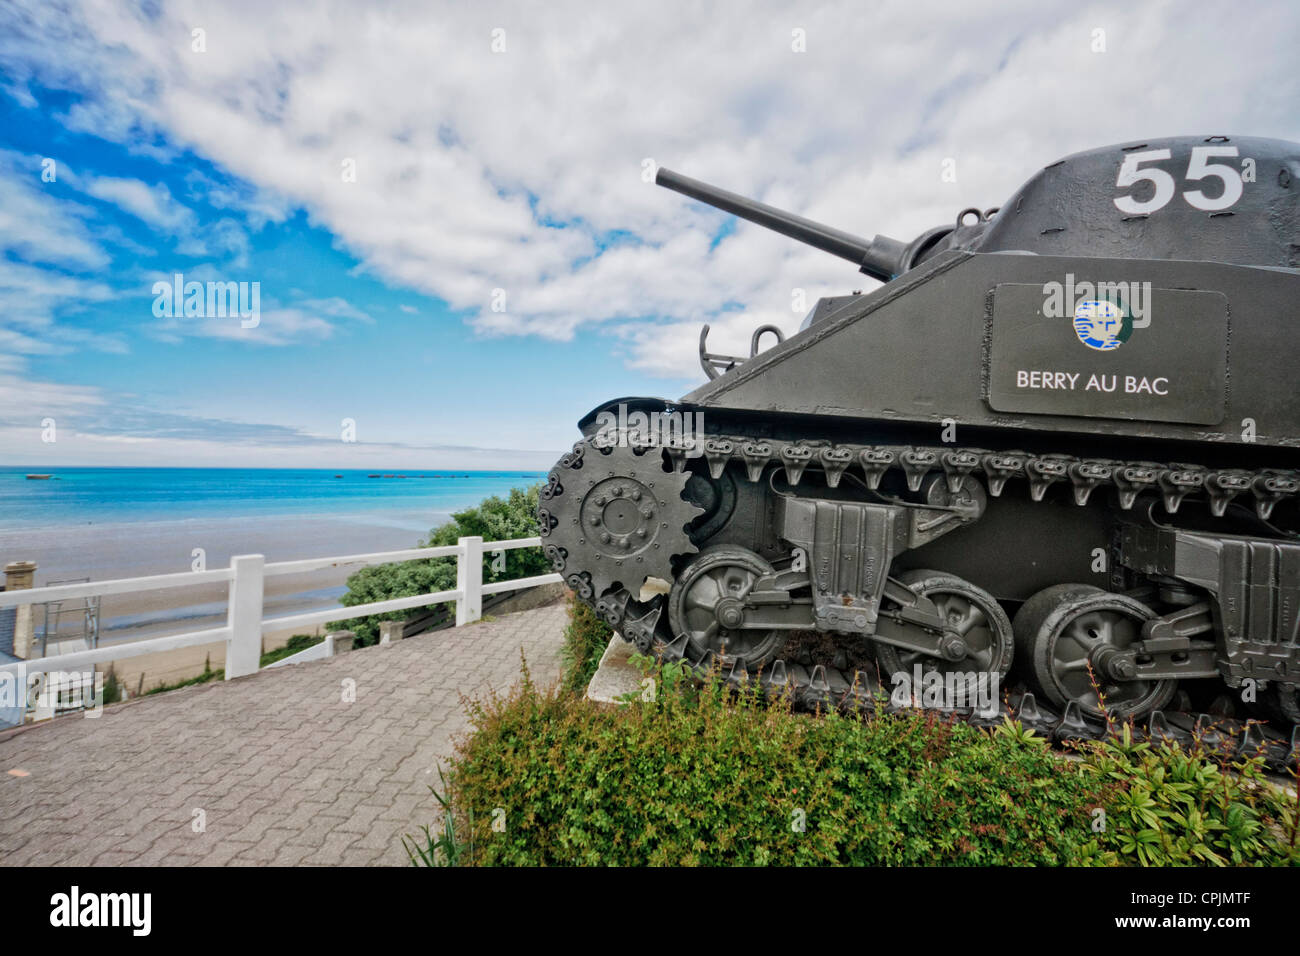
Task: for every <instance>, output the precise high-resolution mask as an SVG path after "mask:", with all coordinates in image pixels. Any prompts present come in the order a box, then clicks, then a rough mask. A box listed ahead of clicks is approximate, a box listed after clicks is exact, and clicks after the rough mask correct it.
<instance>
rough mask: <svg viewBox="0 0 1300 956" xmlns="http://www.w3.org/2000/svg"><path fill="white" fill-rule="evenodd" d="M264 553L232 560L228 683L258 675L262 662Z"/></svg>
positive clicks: (227, 651) (227, 646)
mask: <svg viewBox="0 0 1300 956" xmlns="http://www.w3.org/2000/svg"><path fill="white" fill-rule="evenodd" d="M265 564H266V559H265V558H264V557H263V556H262V555H260V554H239V555H235V556H233V557H232V558H231V559H230V570H231V571H233V572H234V577H233V578H232V580H231V582H230V614H229V617H228V619H227V626H229V628H230V637H229V638H228V639H227V641H226V680H230V679H231V678H232V677H246V676H247V675H249V674H256V673H257V669H258V666H259V665H260V664H261V660H262V588H263V578H262V569H263V567H264V566H265Z"/></svg>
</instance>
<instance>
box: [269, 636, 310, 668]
mask: <svg viewBox="0 0 1300 956" xmlns="http://www.w3.org/2000/svg"><path fill="white" fill-rule="evenodd" d="M323 640H325V638H323V637H316V636H315V635H312V634H295V635H294V636H293V637H291V638H289V640H288V642H286V643H285V645H284V646H283V647H277V648H276V649H275V650H273V651H267V652H266V653H265V654H263V655H262V656H261V658H260V659H259V660H258V662H257V666H258V667H265V666H266V665H267V664H274V663H275V662H276V661H282V660H284V659H285V658H286V657H292V656H293V655H294V654H297V653H298V652H299V651H305V650H306V649H307V648H309V647H315V646H316V645H317V644H319V643H320V642H321V641H323Z"/></svg>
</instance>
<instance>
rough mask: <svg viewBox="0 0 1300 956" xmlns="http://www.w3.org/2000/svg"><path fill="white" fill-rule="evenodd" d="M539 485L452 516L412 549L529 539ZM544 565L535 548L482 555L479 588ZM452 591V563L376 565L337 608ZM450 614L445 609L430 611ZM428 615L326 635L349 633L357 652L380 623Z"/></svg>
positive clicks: (342, 624)
mask: <svg viewBox="0 0 1300 956" xmlns="http://www.w3.org/2000/svg"><path fill="white" fill-rule="evenodd" d="M540 491H541V485H533V486H532V487H531V488H527V489H521V488H514V489H512V490H511V491H510V494H509V496H508V497H506V498H500V497H498V496H496V495H493V496H492V497H491V498H485V499H484V500H483V501H481V502H479V504H477V505H475V506H474V507H472V508H466V509H465V510H464V511H458V512H456V513H454V514H453V515H452V516H451V520H450V521H448V522H447V523H446V524H443V525H440V526H438V527H437V528H434V529H433V530H432V531H430V532H429V536H428V537H427V538H426V539H424V540H423V541H421V542H420V543H419V544H418V545H417V547H420V548H439V547H444V546H447V545H453V544H455V543H456V541H457V539H458V538H463V537H470V536H473V535H478V536H479V537H481V538H482V539H483V540H484V541H485V542H488V541H509V540H511V539H514V538H531V537H535V536H536V535H537V534H538V527H537V504H538V495H539V493H540ZM550 569H551V565H550V562H549V561H548V560H547V559H546V556H545V555H544V554H543V553H542V549H541V548H516V549H514V550H511V551H505V552H496V553H494V552H492V551H491V550H487V551H485V552H484V554H483V582H484V583H485V584H489V583H493V582H496V581H509V580H513V579H515V578H527V577H533V576H534V575H538V574H546V573H547V572H548V571H550ZM455 587H456V559H455V558H428V559H417V560H414V561H401V562H398V563H396V564H379V565H375V566H373V567H368V568H362V569H361V570H360V571H358V572H356V573H355V574H353V575H352V576H350V577H349V578H348V591H347V593H346V594H345V595H343V597H342V599H341V603H342V604H343V605H344V606H345V607H355V606H356V605H359V604H370V603H372V602H374V601H387V600H391V599H393V598H399V597H411V596H413V595H416V594H430V593H433V592H435V591H450V590H453V589H454V588H455ZM436 606H437V607H440V608H446V609H448V610H450V608H451V603H450V602H445V603H443V604H440V605H436ZM426 610H428V609H426V608H420V609H416V610H411V611H390V612H388V613H386V614H372V615H369V616H366V617H359V618H353V619H351V620H347V621H338V622H336V623H334V624H331V625H330V628H331V629H335V630H349V631H354V632H355V633H356V635H357V640H356V645H355V646H357V647H365V646H366V645H368V644H374V643H376V642H377V641H378V640H379V622H380V621H403V620H406V619H407V618H408V617H412V616H414V615H416V614H423V613H425V611H426Z"/></svg>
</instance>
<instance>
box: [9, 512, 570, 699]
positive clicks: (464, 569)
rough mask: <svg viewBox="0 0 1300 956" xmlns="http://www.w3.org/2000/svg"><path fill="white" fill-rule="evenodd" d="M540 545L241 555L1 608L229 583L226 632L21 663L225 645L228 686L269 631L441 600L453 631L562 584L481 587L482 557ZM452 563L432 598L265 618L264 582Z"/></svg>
mask: <svg viewBox="0 0 1300 956" xmlns="http://www.w3.org/2000/svg"><path fill="white" fill-rule="evenodd" d="M541 544H542V539H541V538H514V539H511V540H508V541H489V542H487V543H484V541H483V539H482V538H481V537H466V538H461V539H459V540H458V541H457V542H456V544H454V545H446V546H443V547H438V548H408V549H406V550H403V551H380V552H376V553H373V554H348V555H342V556H336V557H328V558H307V559H305V560H301V561H276V562H273V563H271V564H267V563H266V560H265V558H264V557H263V556H262V555H260V554H242V555H236V556H234V557H232V558H231V559H230V567H228V568H218V569H214V570H210V571H187V572H183V573H179V574H156V575H152V576H148V577H140V578H120V579H117V580H111V581H90V582H87V583H84V584H63V585H57V586H54V587H44V588H29V589H26V590H18V591H3V592H0V608H6V607H17V606H20V605H28V604H39V603H42V602H45V601H53V600H64V599H71V598H81V597H90V596H93V595H105V594H132V593H135V592H138V591H154V590H159V589H163V588H178V587H189V586H191V585H195V584H207V583H210V582H214V581H228V582H230V594H229V598H228V602H227V618H226V626H225V627H217V628H208V629H206V630H201V631H187V632H184V633H181V634H169V635H166V636H165V637H153V638H147V639H144V640H139V641H127V642H123V643H121V644H112V645H108V646H104V647H98V648H95V649H93V650H87V651H76V652H73V653H71V654H59V655H56V656H54V657H39V658H34V659H32V660H26V661H22V662H21V664H22V666H23V667H25V669H26V671H27V672H28V673H31V672H35V671H46V672H48V671H71V670H77V669H79V668H82V667H86V666H88V665H93V664H102V663H107V662H109V661H115V660H122V659H124V658H128V657H137V656H139V655H141V654H154V653H157V652H158V651H170V650H176V649H178V648H182V647H195V646H197V645H201V644H216V643H220V642H224V643H225V645H226V679H227V680H230V679H231V678H235V677H244V676H246V675H248V674H255V673H256V672H257V671H258V669H259V664H260V661H261V656H262V637H263V635H264V634H266V633H268V632H270V631H277V630H283V629H287V628H294V627H315V626H317V625H319V624H326V623H329V622H330V621H338V620H345V619H350V618H356V617H365V616H367V615H370V614H382V613H385V612H388V611H405V610H410V609H412V608H419V607H427V606H429V605H431V604H441V603H443V602H444V601H454V602H456V626H457V627H460V626H462V625H464V624H469V623H472V622H473V621H477V620H478V619H479V618H480V617H482V615H483V596H484V595H488V594H499V593H501V592H503V591H516V590H523V589H525V588H531V587H537V586H538V585H542V584H555V583H559V582H560V581H562V580H563V579H562V578H561V577H560V575H558V574H539V575H535V576H533V577H528V578H519V579H517V580H514V581H497V582H494V583H491V584H484V583H483V555H484V553H485V552H487V553H489V554H491V553H495V552H498V551H510V550H513V549H516V548H538V547H541ZM452 557H454V558H455V559H456V587H455V589H454V590H451V591H434V592H431V593H429V594H418V595H413V596H411V597H402V598H393V599H391V600H388V601H374V602H372V603H370V604H357V605H353V606H351V607H344V606H342V605H339V606H338V607H337V608H330V609H326V610H323V611H311V612H308V613H305V614H294V615H290V616H287V617H277V618H269V619H268V618H266V617H265V616H264V614H265V611H264V606H263V598H264V585H265V581H266V578H268V577H275V576H277V575H285V574H300V573H302V572H305V571H316V570H320V569H322V568H332V567H343V566H346V565H354V564H355V565H373V564H389V563H392V562H395V561H412V560H423V559H428V558H452ZM10 666H11V667H12V666H14V665H10Z"/></svg>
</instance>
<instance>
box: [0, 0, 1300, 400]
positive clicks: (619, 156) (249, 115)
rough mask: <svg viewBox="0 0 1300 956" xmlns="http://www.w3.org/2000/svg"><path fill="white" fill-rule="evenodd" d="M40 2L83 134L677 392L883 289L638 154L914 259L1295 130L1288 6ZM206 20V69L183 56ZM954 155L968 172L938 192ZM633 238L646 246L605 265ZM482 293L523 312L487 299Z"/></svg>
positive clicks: (35, 17) (39, 49) (30, 43)
mask: <svg viewBox="0 0 1300 956" xmlns="http://www.w3.org/2000/svg"><path fill="white" fill-rule="evenodd" d="M25 15H26V17H27V18H29V19H30V21H31V23H32V24H33V25H34V26H33V27H31V28H29V29H25V30H20V31H17V39H15V40H14V41H13V42H12V43H11V46H10V50H9V51H8V52H7V53H6V52H5V51H0V63H3V64H4V65H6V66H8V67H9V69H10V74H11V76H12V77H14V78H15V80H14V82H18V83H21V82H24V81H25V80H27V79H29V78H31V79H35V80H39V81H41V82H44V83H46V84H48V85H56V86H57V85H63V86H70V87H72V88H75V89H77V90H79V91H82V92H84V93H85V94H87V96H86V98H85V99H84V100H83V101H82V102H81V103H80V104H79V105H78V106H76V107H75V108H74V109H73V110H71V111H70V113H69V122H70V123H71V124H73V125H74V126H77V127H79V128H82V129H87V130H91V131H94V132H96V133H98V134H99V135H103V136H107V137H110V138H114V139H117V140H119V141H121V142H124V143H127V144H128V145H129V146H131V148H134V149H140V150H146V151H147V150H153V151H154V152H156V153H157V154H159V155H163V154H165V153H167V152H168V150H177V151H179V150H184V149H193V150H194V151H196V152H197V153H199V154H201V155H203V156H205V157H207V158H210V159H211V160H213V161H214V162H216V163H217V164H219V165H220V166H222V167H224V168H225V169H227V170H229V171H230V172H232V173H233V174H234V175H235V176H237V177H239V178H240V179H242V180H243V181H244V182H246V183H247V184H248V186H247V188H246V189H244V188H243V187H240V189H237V190H234V191H233V192H232V193H231V194H230V195H225V194H223V193H221V191H220V190H217V191H215V192H210V193H209V195H210V196H211V195H215V196H217V200H218V201H219V202H223V203H226V204H227V205H228V207H229V208H232V209H241V210H244V211H246V212H248V211H250V210H254V209H259V210H261V211H260V212H259V213H257V214H256V215H259V216H260V217H261V218H260V219H259V222H261V221H280V219H282V218H283V216H284V215H285V209H286V204H297V205H301V206H303V207H304V208H306V210H307V211H308V213H309V216H310V218H311V221H312V222H313V223H314V224H317V225H319V226H321V227H323V228H325V229H327V230H329V231H330V232H331V233H332V234H333V235H334V236H335V237H337V240H338V242H339V243H341V244H342V245H343V246H345V247H346V248H347V249H348V250H349V251H350V252H352V253H353V254H354V255H356V256H357V257H358V258H359V259H360V260H361V261H362V263H363V266H364V270H365V271H368V272H370V273H373V274H375V275H378V276H380V277H382V278H384V279H386V280H388V281H392V282H396V283H400V284H402V285H405V286H407V287H409V288H411V289H412V290H415V291H418V292H420V293H423V294H427V295H432V296H437V297H440V298H442V299H445V300H446V301H447V302H448V303H450V304H451V305H452V306H453V307H455V308H457V309H464V310H467V312H468V314H469V315H470V321H471V322H472V323H473V324H474V325H475V326H476V327H477V328H478V329H480V330H481V331H482V332H483V333H485V334H489V335H503V334H532V335H540V336H545V337H549V338H557V339H565V338H569V337H572V336H574V335H576V334H580V333H582V334H585V330H586V329H590V328H592V327H597V326H601V325H602V324H603V326H604V327H605V328H608V329H610V330H612V331H614V332H615V333H616V335H615V339H614V341H616V342H617V343H619V346H621V347H623V348H625V349H626V359H627V361H629V362H630V363H631V364H633V365H634V366H636V367H639V368H642V369H646V370H650V371H655V372H660V373H663V374H675V375H681V374H683V373H688V374H693V369H694V360H693V353H694V343H695V337H696V335H697V334H698V332H697V330H698V325H699V323H700V322H703V321H710V322H712V323H713V324H714V325H715V327H716V333H715V334H716V336H717V338H716V344H715V348H716V350H720V351H723V350H733V351H734V350H744V349H747V347H748V331H749V330H751V329H752V328H753V327H754V326H755V325H757V324H759V323H760V322H763V321H775V322H777V323H778V324H780V325H781V326H782V327H783V328H785V329H786V330H787V331H792V330H793V329H794V328H795V327H797V325H798V322H799V319H800V316H799V315H797V314H795V313H794V312H792V311H791V309H790V299H791V290H792V289H794V288H796V287H798V288H803V289H805V290H806V292H807V296H808V299H809V302H810V303H811V301H812V299H814V298H815V297H816V296H817V295H819V294H827V293H840V292H845V291H848V290H849V289H852V288H861V287H863V286H870V285H871V284H872V283H871V282H870V280H867V279H865V278H864V277H860V276H858V275H857V274H856V273H855V271H854V269H853V267H852V266H851V265H850V264H848V263H842V262H840V261H838V260H835V259H832V258H830V257H828V256H825V255H821V254H818V253H815V252H811V251H809V250H807V249H805V248H803V247H801V246H799V245H798V244H796V243H794V242H792V241H789V240H785V239H782V238H781V237H777V236H773V235H769V234H766V233H765V232H764V231H763V230H761V229H758V228H757V227H752V226H749V225H748V224H742V225H741V226H740V227H739V228H737V229H736V230H735V231H734V233H733V234H731V235H730V236H728V237H726V238H724V239H723V240H722V241H721V242H720V243H718V245H717V246H716V248H710V245H711V241H712V237H713V236H714V234H715V233H716V232H717V230H718V228H719V227H720V225H721V224H722V222H723V217H721V216H720V215H719V214H716V213H713V212H710V211H707V210H705V209H703V208H702V207H700V206H698V205H697V204H693V203H690V202H688V201H686V200H685V199H683V198H682V197H678V196H676V195H674V194H671V193H668V192H666V191H664V190H660V189H657V188H655V187H654V186H652V185H649V184H647V183H645V182H643V181H642V179H641V175H640V174H641V163H642V160H643V159H644V158H647V157H651V158H653V159H654V160H656V161H658V162H660V163H663V164H664V165H668V166H672V167H674V168H677V169H680V170H682V171H684V172H687V173H688V174H691V175H694V176H696V177H698V178H702V179H706V180H710V181H715V182H717V183H718V184H719V185H722V186H725V187H727V188H729V189H732V190H734V191H738V192H743V193H747V194H751V195H754V196H756V197H757V198H760V199H763V200H765V201H768V202H772V203H774V204H776V205H781V206H785V207H788V208H790V209H792V210H794V211H796V212H799V213H802V214H804V215H808V216H811V217H813V218H819V219H823V220H825V221H827V222H828V223H830V224H832V225H835V226H838V227H839V228H842V229H845V230H847V231H851V232H859V233H863V234H865V235H868V236H870V235H873V234H874V233H877V232H881V233H885V234H888V235H893V236H895V237H897V238H899V239H903V240H909V239H911V238H912V237H913V236H914V235H916V234H917V233H918V232H920V231H921V230H923V229H925V228H927V227H929V226H932V225H936V224H940V223H946V222H949V221H951V220H952V219H953V218H954V217H955V215H956V212H957V210H959V209H961V208H963V207H966V206H979V207H981V208H987V207H989V206H994V205H998V204H1000V203H1001V202H1002V201H1003V200H1004V199H1005V198H1006V197H1007V196H1008V195H1009V194H1010V193H1011V192H1012V191H1013V190H1014V189H1015V188H1016V187H1017V186H1018V185H1019V184H1020V183H1021V182H1022V181H1023V180H1025V179H1026V178H1028V177H1029V176H1030V175H1031V174H1032V173H1033V172H1034V171H1035V170H1036V169H1037V168H1038V167H1040V166H1041V165H1043V164H1044V163H1046V162H1050V161H1052V160H1054V159H1057V158H1059V157H1060V156H1063V155H1065V154H1068V153H1070V152H1073V151H1076V150H1079V149H1085V148H1090V147H1093V146H1099V145H1103V144H1106V143H1112V142H1119V141H1124V140H1128V139H1131V138H1135V137H1149V136H1155V135H1166V134H1172V133H1180V132H1187V133H1194V132H1212V133H1219V132H1225V133H1237V134H1247V133H1249V134H1258V135H1267V136H1277V137H1281V138H1292V139H1300V114H1298V113H1297V112H1296V111H1295V109H1294V104H1295V103H1296V102H1297V101H1300V74H1297V73H1296V72H1295V71H1294V69H1293V67H1292V62H1293V59H1294V51H1295V49H1296V48H1297V47H1300V17H1298V16H1297V13H1296V11H1295V10H1294V8H1293V7H1292V6H1290V5H1288V4H1285V3H1281V2H1277V3H1271V4H1259V5H1256V6H1252V7H1251V8H1250V9H1249V10H1236V9H1234V10H1228V9H1226V8H1224V7H1223V6H1222V5H1221V4H1215V3H1209V2H1204V3H1192V4H1176V5H1175V4H1173V3H1170V2H1156V3H1150V4H1143V5H1140V6H1138V5H1132V4H1129V3H1121V2H1104V3H1074V2H1070V3H1066V2H1057V3H1042V2H1037V0H1017V2H1012V3H1004V4H997V5H992V4H988V5H975V4H967V5H956V4H952V3H947V2H944V3H940V2H927V0H918V2H908V3H892V4H883V5H872V6H870V7H864V6H863V5H862V4H861V3H860V2H856V0H840V2H828V3H822V4H819V5H816V6H809V5H803V4H801V5H798V6H794V5H786V4H778V3H770V2H769V3H760V4H740V3H722V4H715V5H710V6H709V7H707V8H702V7H699V6H696V5H694V4H689V3H686V2H661V3H656V4H650V5H644V4H643V5H633V4H622V5H617V6H608V7H603V8H593V7H592V5H591V4H589V3H586V2H576V0H574V2H567V3H557V4H547V5H545V6H544V7H541V6H530V5H524V4H519V3H511V4H494V3H482V4H475V5H450V4H438V5H429V4H425V3H416V2H414V0H410V2H395V3H391V4H385V5H383V6H382V7H359V6H357V5H356V4H353V3H350V2H343V0H339V2H322V3H317V4H313V5H311V6H299V5H273V4H266V3H264V2H261V0H257V2H253V0H243V2H233V3H227V4H223V5H221V6H220V7H216V6H213V5H210V4H205V3H199V2H193V0H192V2H179V3H173V4H168V5H167V6H166V7H165V8H163V9H162V10H161V12H159V13H157V14H156V15H150V16H145V15H144V14H142V13H139V12H136V11H133V10H131V9H130V8H126V7H119V6H117V5H110V4H100V3H87V4H84V5H75V6H74V7H73V8H72V9H71V10H70V11H65V10H63V9H61V8H59V7H56V6H51V5H46V4H43V3H40V4H38V3H36V2H32V3H30V4H28V6H27V9H26V14H25ZM196 24H198V25H202V26H203V27H204V29H205V30H206V31H207V38H206V39H207V52H206V53H201V54H200V53H195V52H193V51H192V50H191V48H190V30H191V28H192V27H193V26H194V25H196ZM494 28H500V29H503V30H505V38H506V51H505V52H503V53H493V52H492V49H491V45H490V44H491V32H490V31H491V30H492V29H494ZM795 29H802V30H803V31H805V35H806V38H807V40H806V42H807V52H806V53H802V54H801V53H795V52H793V51H792V49H791V39H792V31H793V30H795ZM1096 29H1104V30H1105V31H1106V41H1107V50H1106V52H1105V53H1102V54H1098V53H1093V52H1092V49H1091V46H1092V43H1093V38H1094V30H1096ZM40 36H44V37H45V38H46V40H45V41H40V40H38V39H33V38H34V37H40ZM50 38H54V40H53V41H51V39H50ZM949 157H951V158H954V159H955V160H956V161H957V170H958V179H957V182H956V183H945V182H942V181H941V179H940V175H939V174H940V169H941V163H942V161H943V160H944V159H945V158H949ZM348 161H351V163H353V164H354V168H355V171H356V181H355V182H346V181H345V179H344V176H343V172H344V170H345V165H344V164H345V162H348ZM104 182H105V181H104V180H100V181H98V186H97V188H99V189H100V190H101V193H104V194H106V195H111V196H112V197H113V201H115V202H118V203H119V204H121V205H122V206H123V208H128V209H130V210H131V211H132V212H133V213H134V214H135V215H138V216H140V217H141V218H143V219H145V221H148V222H152V223H154V224H155V225H157V226H158V227H159V228H163V229H173V230H178V231H179V230H181V229H183V219H184V212H183V211H181V210H183V208H184V207H180V208H179V209H178V208H177V206H178V204H175V200H174V199H173V198H172V197H171V196H170V195H169V194H168V195H163V194H162V193H160V192H159V191H158V190H157V189H156V188H154V187H148V186H146V185H145V184H143V183H135V184H131V183H130V182H128V181H121V180H116V181H108V182H110V184H111V185H109V186H108V187H105V186H104V185H103V184H104ZM196 188H200V189H201V188H202V184H200V186H199V187H196ZM241 190H242V191H241ZM277 217H278V218H277ZM561 224H562V225H563V227H561ZM254 227H255V228H256V227H257V224H254ZM616 231H618V232H624V231H625V232H627V233H630V234H632V235H633V236H635V237H636V239H637V241H634V242H628V243H618V242H615V243H614V245H613V246H612V247H610V248H606V249H604V251H601V250H602V247H603V246H604V245H605V244H606V243H607V242H609V241H610V240H611V239H612V238H615V236H614V234H615V232H616ZM495 289H502V290H504V291H505V292H506V295H507V303H508V304H507V310H506V311H505V312H493V311H491V302H492V295H493V290H495ZM737 304H738V305H739V306H740V311H735V307H736V305H737ZM313 317H315V318H316V319H318V320H320V321H324V320H323V319H320V317H319V315H316V314H315V313H304V314H301V315H294V314H292V313H286V315H285V316H284V317H283V319H282V321H283V323H284V324H283V328H284V330H285V333H284V334H286V335H304V334H305V335H310V334H327V333H326V331H325V329H324V328H321V327H319V326H315V325H313V324H312V322H311V320H312V318H313ZM223 334H224V333H223Z"/></svg>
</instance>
